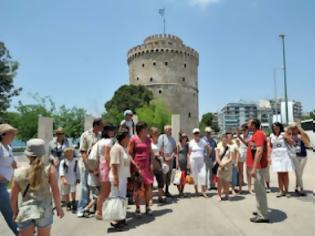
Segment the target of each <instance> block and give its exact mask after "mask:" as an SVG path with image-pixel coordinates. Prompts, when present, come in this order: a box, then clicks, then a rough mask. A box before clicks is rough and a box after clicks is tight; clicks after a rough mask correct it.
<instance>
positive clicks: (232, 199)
mask: <svg viewBox="0 0 315 236" xmlns="http://www.w3.org/2000/svg"><path fill="white" fill-rule="evenodd" d="M244 199H245V197H243V196H240V195H236V196H231V197H230V201H231V202H236V201H242V200H244Z"/></svg>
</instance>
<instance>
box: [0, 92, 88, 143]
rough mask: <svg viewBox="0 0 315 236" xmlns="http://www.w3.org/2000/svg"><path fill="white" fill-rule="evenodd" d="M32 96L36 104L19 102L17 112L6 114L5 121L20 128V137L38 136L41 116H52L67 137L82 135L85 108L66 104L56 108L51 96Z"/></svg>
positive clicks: (24, 139) (25, 138)
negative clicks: (69, 106) (68, 106)
mask: <svg viewBox="0 0 315 236" xmlns="http://www.w3.org/2000/svg"><path fill="white" fill-rule="evenodd" d="M30 96H31V97H32V98H33V100H34V101H35V102H34V104H23V103H22V102H19V103H18V105H17V106H16V107H15V108H16V112H7V113H5V115H4V120H5V122H8V123H10V124H11V125H13V126H14V127H16V128H17V129H18V131H19V132H18V134H17V138H18V139H20V140H22V141H27V140H29V139H30V138H34V137H37V128H38V117H39V116H46V117H52V118H53V119H54V126H55V128H56V127H63V128H64V130H65V134H66V136H67V137H72V138H78V137H79V136H80V135H81V133H82V132H83V129H84V128H83V121H84V117H85V115H86V111H85V110H84V109H82V108H77V107H72V108H67V107H65V106H61V107H60V108H59V109H56V105H55V103H54V102H53V101H52V99H51V98H50V97H40V96H39V95H38V94H30Z"/></svg>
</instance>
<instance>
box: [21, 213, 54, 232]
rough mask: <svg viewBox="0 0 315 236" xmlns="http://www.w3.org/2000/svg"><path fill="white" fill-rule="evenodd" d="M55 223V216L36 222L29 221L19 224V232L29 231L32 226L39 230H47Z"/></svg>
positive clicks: (35, 220) (36, 220)
mask: <svg viewBox="0 0 315 236" xmlns="http://www.w3.org/2000/svg"><path fill="white" fill-rule="evenodd" d="M52 223H53V215H51V216H48V217H45V218H41V219H34V220H27V221H24V222H21V223H17V225H18V229H19V231H21V230H24V229H27V228H28V227H30V226H35V227H37V228H47V227H49V226H51V225H52Z"/></svg>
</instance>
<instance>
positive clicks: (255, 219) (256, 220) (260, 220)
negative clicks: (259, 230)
mask: <svg viewBox="0 0 315 236" xmlns="http://www.w3.org/2000/svg"><path fill="white" fill-rule="evenodd" d="M249 220H250V222H252V223H270V220H269V219H264V218H262V217H260V216H259V215H257V216H254V217H252V218H250V219H249Z"/></svg>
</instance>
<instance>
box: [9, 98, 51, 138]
mask: <svg viewBox="0 0 315 236" xmlns="http://www.w3.org/2000/svg"><path fill="white" fill-rule="evenodd" d="M16 110H17V113H18V116H17V117H16V122H17V123H16V124H13V125H15V126H16V128H18V130H19V132H18V134H17V137H18V138H19V139H21V140H22V141H27V140H28V139H30V138H35V137H37V126H38V117H39V116H46V117H52V112H51V111H49V110H47V108H46V107H44V106H42V105H40V104H31V105H24V104H22V103H21V102H19V104H18V106H16ZM9 122H10V123H11V121H9Z"/></svg>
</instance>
